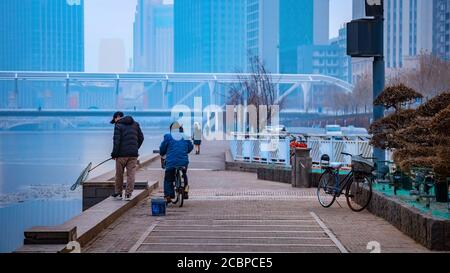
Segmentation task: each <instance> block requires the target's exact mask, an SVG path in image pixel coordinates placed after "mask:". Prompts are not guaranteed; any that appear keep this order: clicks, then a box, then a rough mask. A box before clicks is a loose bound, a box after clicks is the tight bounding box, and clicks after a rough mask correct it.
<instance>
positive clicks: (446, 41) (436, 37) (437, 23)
mask: <svg viewBox="0 0 450 273" xmlns="http://www.w3.org/2000/svg"><path fill="white" fill-rule="evenodd" d="M433 20H434V21H433V53H434V54H436V55H437V56H438V57H440V58H442V59H445V60H450V1H448V0H434V2H433Z"/></svg>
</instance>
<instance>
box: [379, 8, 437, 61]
mask: <svg viewBox="0 0 450 273" xmlns="http://www.w3.org/2000/svg"><path fill="white" fill-rule="evenodd" d="M384 2H385V3H384V5H385V41H384V42H385V60H386V67H387V68H402V67H403V66H404V64H405V61H406V62H407V61H411V60H413V59H415V58H416V57H417V56H418V55H419V54H420V53H422V52H423V53H431V52H432V50H433V44H432V41H433V1H430V0H385V1H384ZM413 65H414V64H413Z"/></svg>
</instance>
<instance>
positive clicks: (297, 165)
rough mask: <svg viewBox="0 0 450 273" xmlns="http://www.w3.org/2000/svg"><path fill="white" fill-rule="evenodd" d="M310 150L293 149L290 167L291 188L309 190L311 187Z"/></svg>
mask: <svg viewBox="0 0 450 273" xmlns="http://www.w3.org/2000/svg"><path fill="white" fill-rule="evenodd" d="M310 152H311V149H303V148H302V149H299V148H295V153H294V160H293V165H292V187H295V188H310V187H311V185H312V175H311V170H312V158H311V156H310Z"/></svg>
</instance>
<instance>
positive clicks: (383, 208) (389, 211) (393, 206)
mask: <svg viewBox="0 0 450 273" xmlns="http://www.w3.org/2000/svg"><path fill="white" fill-rule="evenodd" d="M368 192H369V191H368V190H364V195H366V196H367V194H368ZM367 209H368V210H369V211H370V212H371V213H373V214H375V215H376V216H379V217H381V218H383V219H386V221H388V222H389V223H391V224H392V225H393V226H395V227H396V228H397V229H399V230H400V231H402V232H403V233H405V234H406V235H408V236H409V237H411V238H412V239H414V240H415V241H416V242H418V243H420V244H421V245H423V246H425V247H426V248H428V249H430V250H440V251H442V250H446V251H448V250H450V220H444V219H439V218H435V217H432V216H431V215H427V214H425V213H423V212H421V211H420V210H418V209H415V208H413V207H410V206H408V205H407V204H404V203H402V202H400V201H399V200H397V199H395V198H393V197H389V196H386V195H384V194H382V193H379V192H373V195H372V201H371V202H370V204H369V206H368V207H367Z"/></svg>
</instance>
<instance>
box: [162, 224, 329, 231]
mask: <svg viewBox="0 0 450 273" xmlns="http://www.w3.org/2000/svg"><path fill="white" fill-rule="evenodd" d="M234 230H237V231H249V232H250V231H251V232H256V231H268V232H270V231H273V230H276V231H280V232H281V231H286V232H288V231H321V230H322V229H321V228H320V227H319V226H317V225H291V226H286V225H284V226H282V225H265V226H262V225H178V226H174V225H165V224H159V225H158V226H157V227H156V228H155V229H154V231H182V232H189V231H207V232H210V231H234Z"/></svg>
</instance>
